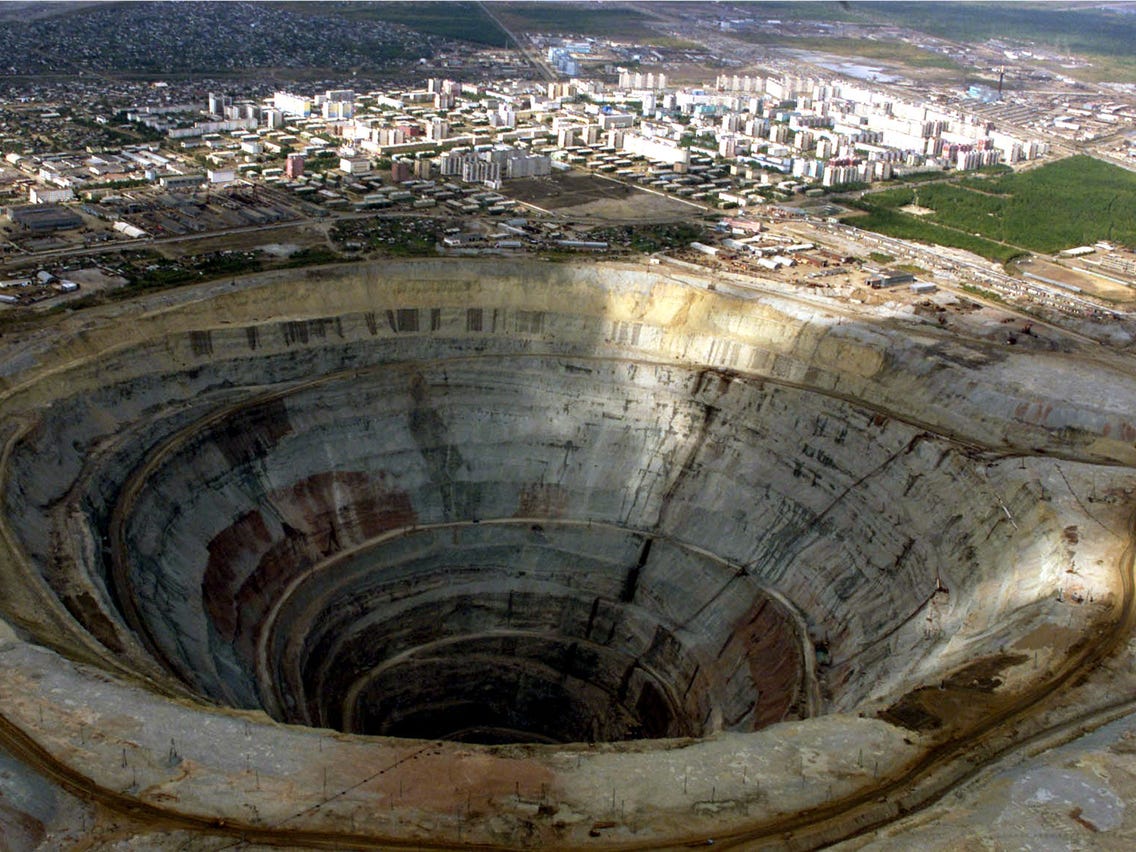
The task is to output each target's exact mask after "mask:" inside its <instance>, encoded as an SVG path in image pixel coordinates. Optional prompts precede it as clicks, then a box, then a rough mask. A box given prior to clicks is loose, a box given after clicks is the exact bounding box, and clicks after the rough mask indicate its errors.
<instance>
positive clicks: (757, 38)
mask: <svg viewBox="0 0 1136 852" xmlns="http://www.w3.org/2000/svg"><path fill="white" fill-rule="evenodd" d="M736 35H737V36H738V37H739V38H742V39H745V40H746V41H749V42H753V43H757V44H777V45H778V46H779V47H789V48H793V49H795V50H809V51H813V52H815V53H831V54H833V55H835V56H847V57H854V58H857V59H867V60H875V61H877V62H897V63H899V64H901V65H906V66H907V67H909V68H945V69H950V70H952V71H957V70H959V69H960V68H961V66H960V65H959V64H958V63H957V62H955V61H954V60H953V59H951V58H950V57H949V56H943V55H942V54H941V53H936V52H935V51H933V50H924V49H922V48H920V47H916V46H915V45H913V44H907V43H905V42H901V41H871V40H867V39H859V38H822V37H815V36H809V37H801V38H790V39H786V38H783V37H781V36H776V35H773V34H768V33H762V32H760V31H757V30H749V31H746V32H740V33H736Z"/></svg>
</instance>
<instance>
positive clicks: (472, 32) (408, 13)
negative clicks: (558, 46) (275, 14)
mask: <svg viewBox="0 0 1136 852" xmlns="http://www.w3.org/2000/svg"><path fill="white" fill-rule="evenodd" d="M281 5H283V6H284V7H286V8H289V9H291V10H292V11H296V12H301V13H303V14H306V15H335V16H336V17H340V18H346V19H348V20H355V21H385V22H387V23H391V24H401V25H402V26H404V27H408V28H409V29H412V30H417V31H418V32H420V33H428V34H430V35H437V36H442V37H444V38H452V39H458V40H461V41H468V42H473V43H475V44H484V45H487V46H490V47H508V46H510V44H511V42H510V39H509V36H508V35H507V34H506V33H505V31H504V30H502V29H501V28H500V27H499V26H497V24H496V22H494V20H493V19H492V18H491V17H489V15H487V14H486V13H485V10H484V9H483V8H482V6H481V4H480V3H470V2H464V0H463V1H462V2H445V3H441V2H438V3H353V2H332V3H285V4H281Z"/></svg>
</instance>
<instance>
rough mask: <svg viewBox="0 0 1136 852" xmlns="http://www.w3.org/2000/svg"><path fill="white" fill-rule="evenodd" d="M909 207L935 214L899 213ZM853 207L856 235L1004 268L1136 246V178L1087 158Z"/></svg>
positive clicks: (904, 191) (878, 197)
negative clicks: (1104, 246) (1028, 259)
mask: <svg viewBox="0 0 1136 852" xmlns="http://www.w3.org/2000/svg"><path fill="white" fill-rule="evenodd" d="M912 203H916V204H918V205H919V206H920V207H927V208H930V209H931V210H933V211H935V212H934V213H932V214H929V215H925V216H914V215H911V214H909V213H905V212H903V211H902V210H900V209H899V208H901V207H903V206H905V205H908V204H912ZM858 206H860V208H861V209H863V210H865V211H866V212H867V215H866V216H860V217H857V218H855V219H853V220H850V222H851V223H852V224H855V225H856V226H857V227H860V228H864V229H865V230H869V231H878V232H880V233H883V234H888V235H890V236H894V237H900V238H904V239H913V240H922V241H925V242H931V243H936V244H938V245H945V246H955V247H957V248H964V249H969V250H970V251H974V252H976V253H977V254H981V255H983V256H984V257H988V258H990V259H991V260H998V261H1002V262H1005V261H1006V260H1008V259H1009V258H1011V257H1013V256H1014V255H1016V254H1020V253H1022V252H1023V251H1025V250H1029V251H1034V252H1039V253H1043V254H1053V253H1055V252H1058V251H1061V250H1062V249H1067V248H1072V247H1074V246H1079V245H1085V244H1088V243H1094V242H1096V241H1097V240H1109V241H1111V242H1117V243H1121V244H1123V245H1128V246H1136V174H1133V173H1132V172H1128V171H1125V170H1124V169H1121V168H1118V167H1116V166H1112V165H1109V164H1108V163H1102V162H1101V161H1099V160H1094V159H1092V158H1091V157H1084V156H1078V157H1070V158H1068V159H1065V160H1059V161H1057V162H1055V163H1050V164H1048V165H1045V166H1041V167H1039V168H1035V169H1032V170H1030V171H1027V172H1019V173H1016V174H1005V175H1001V176H998V177H989V178H976V177H967V178H963V179H961V180H956V181H949V182H947V181H944V182H940V183H932V184H924V185H922V186H919V187H903V188H898V189H891V190H886V191H884V192H877V193H871V194H869V195H865V196H864V198H863V200H862V201H861V202H860V204H859V205H858Z"/></svg>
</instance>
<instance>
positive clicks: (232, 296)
mask: <svg viewBox="0 0 1136 852" xmlns="http://www.w3.org/2000/svg"><path fill="white" fill-rule="evenodd" d="M722 289H729V288H728V287H726V286H725V285H724V284H722ZM722 289H719V290H717V291H715V289H714V287H713V284H711V283H710V282H706V281H703V280H699V279H696V278H691V279H678V278H675V277H673V276H667V275H662V274H658V273H657V272H653V271H646V270H645V269H643V268H632V267H626V266H618V265H588V266H562V265H556V264H548V263H539V262H531V263H530V262H518V263H507V264H506V263H499V262H487V263H483V264H470V263H468V262H463V263H461V264H452V263H448V262H444V261H434V262H421V263H403V264H387V265H376V266H367V267H363V266H355V267H348V268H344V269H339V270H317V271H311V272H308V273H305V274H297V275H294V276H293V277H292V278H285V277H284V276H281V275H275V276H266V277H264V278H263V279H257V280H254V281H250V282H247V283H242V286H241V287H239V288H238V287H232V288H229V287H214V288H212V291H210V292H208V293H207V294H206V295H198V294H194V295H190V294H188V293H183V294H176V295H174V296H166V297H159V298H152V299H150V300H149V302H148V303H147V305H148V310H147V311H146V312H145V313H143V314H141V315H140V316H137V315H134V314H130V315H129V316H130V319H129V321H123V320H121V319H119V318H118V317H116V316H115V315H114V314H115V312H116V310H120V309H106V310H105V311H104V314H105V315H104V316H98V315H94V316H93V318H92V320H91V321H90V322H89V323H88V325H87V326H86V327H84V328H82V329H79V330H77V331H75V332H74V333H70V334H68V335H66V336H63V337H61V338H59V339H55V340H52V341H51V345H50V348H46V347H45V348H42V349H37V348H36V347H35V345H34V341H33V342H32V343H31V344H29V346H28V347H27V348H26V349H24V350H23V351H22V352H21V353H20V355H19V356H18V357H14V358H13V359H11V360H10V361H9V367H8V371H7V373H6V374H5V375H4V376H3V381H4V386H3V387H4V395H3V403H2V404H3V416H4V418H5V419H4V423H5V424H6V429H7V432H6V434H7V436H8V444H7V450H6V456H5V459H4V464H5V466H4V473H5V477H6V480H5V491H4V501H5V503H4V509H5V530H6V533H7V538H8V543H9V545H10V547H11V554H10V555H11V559H10V560H9V562H8V564H6V565H5V567H4V570H3V573H2V576H0V593H2V594H3V601H4V603H3V606H4V607H5V614H6V617H7V618H8V619H9V620H10V621H12V622H13V623H15V624H17V625H20V626H21V627H22V628H23V629H24V630H25V631H26V632H27V633H28V634H29V635H30V636H31V637H33V638H34V639H36V640H38V641H40V642H43V643H46V644H49V645H51V646H53V647H55V648H57V649H59V650H62V651H63V652H65V653H68V654H70V655H72V656H77V657H79V658H81V659H87V660H97V661H99V663H100V665H102V666H104V667H105V668H106V669H107V670H108V671H111V672H114V673H116V674H117V675H119V676H128V677H130V676H133V677H142V678H144V679H146V681H147V682H148V683H149V684H150V685H151V687H152V688H155V689H158V690H159V691H161V692H164V693H167V694H170V695H182V696H190V697H193V698H194V699H196V700H199V701H201V702H204V704H203V706H204V705H208V704H212V705H221V706H226V707H232V708H240V709H251V710H263V711H265V712H266V713H267V714H268V715H269V716H271V717H273V718H275V719H276V720H278V721H283V722H289V723H298V724H302V725H308V726H314V727H321V728H336V729H339V730H342V731H346V732H351V733H360V734H381V735H388V736H404V737H419V738H427V739H449V740H457V741H465V742H482V743H502V742H530V743H569V742H581V741H583V742H597V741H620V740H629V739H639V738H674V737H693V738H701V737H708V736H712V735H715V734H717V733H718V732H752V731H755V730H758V729H760V728H763V727H766V726H769V725H771V724H774V723H778V722H782V721H785V720H791V719H805V718H808V717H811V716H815V715H818V714H825V713H852V714H854V713H856V712H860V713H866V712H875V711H877V710H881V709H884V708H890V709H888V713H889V714H890V715H888V716H886V718H890V719H892V720H893V721H899V722H901V723H904V724H908V725H909V726H910V727H913V728H918V729H921V730H933V729H936V728H939V727H942V726H943V725H944V724H952V723H953V722H954V721H955V720H953V719H951V718H948V714H945V713H942V712H940V713H938V714H937V713H936V710H935V709H934V707H932V706H930V705H929V704H928V702H927V700H925V696H924V697H919V695H920V694H919V693H918V692H917V690H916V691H915V692H913V689H914V688H916V687H918V686H921V685H927V684H930V685H936V686H943V685H944V684H947V683H948V682H950V683H955V682H957V681H950V678H951V677H952V676H953V675H956V674H957V673H958V672H959V671H960V670H962V669H963V667H964V666H967V665H973V664H974V662H975V661H980V662H982V661H985V662H984V665H985V666H986V668H984V669H983V670H982V671H983V673H982V674H981V675H980V674H976V673H974V672H975V671H976V670H967V671H971V673H972V674H973V677H974V678H975V680H974V684H971V686H974V685H975V684H978V683H979V681H981V682H982V683H985V684H987V685H991V684H992V685H993V688H997V687H998V686H1001V685H1002V684H1003V683H1005V684H1007V688H1013V689H1018V690H1025V689H1029V688H1031V684H1036V683H1040V682H1041V681H1043V680H1044V675H1045V668H1044V665H1041V666H1039V664H1038V662H1037V653H1036V649H1033V651H1032V653H1033V658H1032V661H1031V663H1030V665H1026V664H1025V661H1026V660H1027V659H1029V657H1030V654H1029V649H1028V648H1027V649H1026V651H1024V652H1023V647H1024V646H1022V645H1020V644H1015V643H1020V640H1021V637H1023V636H1027V635H1034V634H1035V633H1036V631H1037V630H1038V629H1040V628H1042V627H1045V626H1046V625H1049V624H1052V623H1056V622H1058V621H1060V623H1061V624H1062V629H1063V630H1065V631H1066V633H1065V634H1063V635H1064V636H1065V639H1064V640H1063V641H1061V642H1056V643H1051V644H1048V645H1046V647H1045V649H1044V651H1043V655H1047V656H1046V659H1049V658H1050V657H1051V658H1052V661H1053V662H1054V664H1055V665H1056V664H1057V663H1058V662H1059V660H1060V659H1061V658H1063V656H1064V655H1065V654H1066V653H1067V652H1070V653H1071V652H1072V651H1071V649H1074V650H1075V649H1076V648H1077V647H1081V646H1083V644H1084V643H1083V642H1079V637H1080V636H1081V635H1084V633H1085V632H1087V631H1088V630H1089V629H1090V627H1091V626H1092V624H1093V623H1094V622H1101V623H1104V622H1107V621H1108V619H1109V618H1112V617H1114V609H1115V606H1116V605H1118V602H1119V594H1118V593H1119V584H1118V582H1117V578H1116V569H1115V559H1116V558H1117V557H1118V552H1119V551H1118V548H1120V547H1122V546H1123V543H1124V541H1125V536H1124V529H1123V527H1122V526H1121V525H1119V524H1118V521H1117V519H1118V518H1120V517H1121V514H1122V513H1121V508H1122V504H1123V501H1124V500H1125V499H1126V494H1127V493H1128V492H1127V491H1126V490H1125V489H1129V488H1130V487H1131V483H1130V481H1129V479H1130V477H1129V474H1128V473H1127V469H1128V467H1129V466H1130V465H1132V463H1133V462H1134V461H1136V448H1134V446H1133V441H1134V440H1136V428H1134V426H1133V422H1132V419H1131V412H1132V411H1136V383H1134V382H1133V381H1132V379H1131V377H1130V376H1128V375H1127V374H1126V373H1124V372H1123V371H1122V370H1120V369H1118V368H1115V367H1113V366H1110V365H1109V364H1108V363H1107V361H1105V360H1102V359H1101V358H1100V357H1096V356H1094V358H1093V359H1092V360H1090V359H1089V358H1088V357H1086V356H1083V355H1077V354H1061V353H1056V352H1030V353H1015V352H1012V351H1010V350H1007V349H999V348H995V347H994V346H992V345H990V344H986V343H981V342H968V341H965V340H962V339H959V338H954V337H951V336H948V335H947V334H945V333H943V332H941V331H939V330H937V329H931V328H929V327H918V326H913V325H906V326H904V325H899V324H897V323H892V322H889V321H885V320H882V319H870V318H865V317H863V316H855V315H851V314H847V315H846V314H841V313H839V312H837V311H834V310H833V309H832V308H829V307H820V306H818V303H814V302H810V301H806V300H800V299H792V298H788V297H780V296H770V295H764V296H754V295H752V294H747V293H744V292H730V293H726V292H722ZM1101 387H1107V388H1108V392H1107V393H1101V391H1100V389H1101ZM1062 483H1064V484H1063V485H1062ZM1058 489H1060V491H1061V493H1060V494H1056V493H1055V492H1056V491H1057V490H1058ZM1066 489H1067V491H1068V494H1066V493H1065V490H1066ZM1094 500H1099V501H1100V506H1099V512H1100V513H1103V514H1108V518H1107V519H1106V520H1103V521H1102V520H1101V517H1100V516H1098V515H1097V514H1096V513H1094V512H1093V511H1092V510H1091V509H1090V504H1091V503H1092V502H1093V501H1094ZM1078 553H1083V554H1085V555H1084V556H1082V560H1085V559H1087V558H1088V554H1090V553H1091V554H1093V555H1096V554H1098V553H1099V554H1103V555H1107V556H1108V557H1109V559H1107V560H1106V559H1103V558H1102V559H1100V560H1095V559H1094V560H1093V562H1092V564H1091V566H1090V565H1088V564H1085V562H1084V561H1082V562H1081V563H1078V562H1077V557H1078ZM1106 562H1107V564H1106ZM1071 572H1072V573H1071ZM1071 576H1073V577H1075V579H1074V580H1072V581H1071V580H1070V577H1071ZM1066 595H1071V596H1075V597H1076V598H1078V603H1080V602H1084V603H1085V604H1086V605H1085V607H1083V608H1082V609H1079V610H1078V611H1077V612H1076V613H1075V614H1074V615H1067V613H1066V611H1065V610H1059V609H1058V608H1059V607H1060V606H1062V605H1066V607H1067V604H1066V603H1065V598H1066ZM1090 601H1091V603H1092V607H1090V606H1089V604H1090ZM1110 606H1111V607H1113V609H1109V607H1110ZM1093 607H1095V608H1093ZM1043 662H1045V660H1043ZM964 680H965V678H964ZM968 683H969V681H968ZM968 688H970V687H968ZM980 691H981V690H980ZM912 696H917V697H916V698H914V699H913V698H912ZM203 712H204V710H203ZM962 716H963V717H965V716H966V713H965V712H963V713H962Z"/></svg>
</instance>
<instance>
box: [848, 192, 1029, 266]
mask: <svg viewBox="0 0 1136 852" xmlns="http://www.w3.org/2000/svg"><path fill="white" fill-rule="evenodd" d="M864 208H865V209H866V210H867V211H868V213H867V215H866V216H857V217H856V218H855V219H849V220H848V224H850V225H855V226H856V227H857V228H862V229H863V230H865V231H877V232H878V233H881V234H887V235H888V236H890V237H898V238H899V239H901V240H918V241H919V242H924V243H931V244H933V245H939V246H950V247H951V248H960V249H965V250H966V251H972V252H974V253H975V254H978V255H981V256H982V257H986V258H989V259H990V260H996V261H998V262H1000V263H1006V262H1008V261H1010V260H1012V259H1013V258H1015V257H1017V256H1018V255H1020V254H1021V253H1022V252H1021V250H1020V249H1016V248H1013V247H1011V246H1004V245H1000V244H998V243H996V242H993V241H991V240H987V239H983V238H982V237H976V236H973V235H971V234H966V233H962V232H960V231H953V230H951V229H950V228H944V227H942V226H941V225H936V224H935V223H934V222H931V221H928V220H927V219H921V218H919V217H918V216H909V215H908V214H906V213H900V212H899V211H898V210H893V209H891V208H888V207H872V206H870V205H864Z"/></svg>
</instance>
